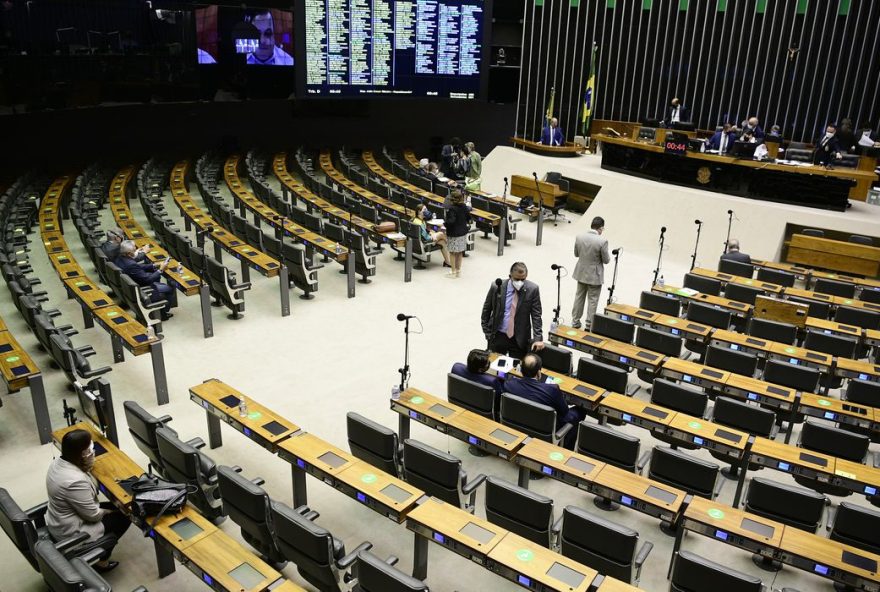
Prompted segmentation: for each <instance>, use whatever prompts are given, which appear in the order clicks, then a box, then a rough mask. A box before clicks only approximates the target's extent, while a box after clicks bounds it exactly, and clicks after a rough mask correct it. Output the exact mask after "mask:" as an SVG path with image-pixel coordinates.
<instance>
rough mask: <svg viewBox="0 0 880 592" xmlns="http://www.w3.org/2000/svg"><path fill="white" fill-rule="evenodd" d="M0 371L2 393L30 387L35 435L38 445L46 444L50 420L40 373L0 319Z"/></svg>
mask: <svg viewBox="0 0 880 592" xmlns="http://www.w3.org/2000/svg"><path fill="white" fill-rule="evenodd" d="M0 326H2V331H0V374H2V375H3V382H5V383H6V392H7V393H15V392H18V391H19V390H21V389H22V388H24V387H26V386H27V387H29V388H30V390H31V404H32V405H33V407H34V419H35V420H36V424H37V436H38V437H39V439H40V444H47V443H48V442H49V440H50V439H51V433H52V420H51V418H50V417H49V407H48V404H47V403H46V388H45V386H44V385H43V375H42V373H41V372H40V369H39V367H37V365H36V363H35V362H34V361H33V360H32V359H31V357H30V355H29V354H28V353H27V352H26V351H25V350H24V348H22V347H21V345H20V344H19V343H18V341H17V340H16V339H15V336H14V335H13V334H12V333H11V332H10V331H8V330H7V328H6V323H4V322H3V320H2V319H0Z"/></svg>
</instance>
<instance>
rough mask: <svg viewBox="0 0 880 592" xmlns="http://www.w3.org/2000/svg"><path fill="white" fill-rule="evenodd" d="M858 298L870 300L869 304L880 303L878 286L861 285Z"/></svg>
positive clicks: (865, 300) (864, 300)
mask: <svg viewBox="0 0 880 592" xmlns="http://www.w3.org/2000/svg"><path fill="white" fill-rule="evenodd" d="M859 300H861V301H863V302H870V303H871V304H880V288H868V287H863V288H862V291H861V292H860V293H859Z"/></svg>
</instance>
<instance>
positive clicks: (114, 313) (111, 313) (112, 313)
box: [107, 310, 119, 317]
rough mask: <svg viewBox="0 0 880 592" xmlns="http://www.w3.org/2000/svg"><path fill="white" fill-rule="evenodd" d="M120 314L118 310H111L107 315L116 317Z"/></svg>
mask: <svg viewBox="0 0 880 592" xmlns="http://www.w3.org/2000/svg"><path fill="white" fill-rule="evenodd" d="M118 314H119V312H118V311H115V310H111V311H109V312H108V313H107V316H108V317H115V316H117V315H118Z"/></svg>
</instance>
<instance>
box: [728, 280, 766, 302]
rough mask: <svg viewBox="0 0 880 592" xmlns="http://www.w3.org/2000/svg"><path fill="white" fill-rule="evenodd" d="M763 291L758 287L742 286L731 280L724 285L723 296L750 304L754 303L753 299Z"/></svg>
mask: <svg viewBox="0 0 880 592" xmlns="http://www.w3.org/2000/svg"><path fill="white" fill-rule="evenodd" d="M763 293H764V291H763V290H761V289H760V288H753V287H751V286H743V285H742V284H734V283H733V282H730V283H729V284H727V286H725V287H724V297H725V298H729V299H731V300H736V301H737V302H745V303H747V304H751V305H754V304H755V300H756V299H757V298H758V296H760V295H761V294H763Z"/></svg>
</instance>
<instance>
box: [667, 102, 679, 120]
mask: <svg viewBox="0 0 880 592" xmlns="http://www.w3.org/2000/svg"><path fill="white" fill-rule="evenodd" d="M680 110H681V105H676V106H675V107H673V108H672V117H670V118H669V121H671V122H672V123H678V122H679V121H680V119H679V116H678V112H679V111H680Z"/></svg>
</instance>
